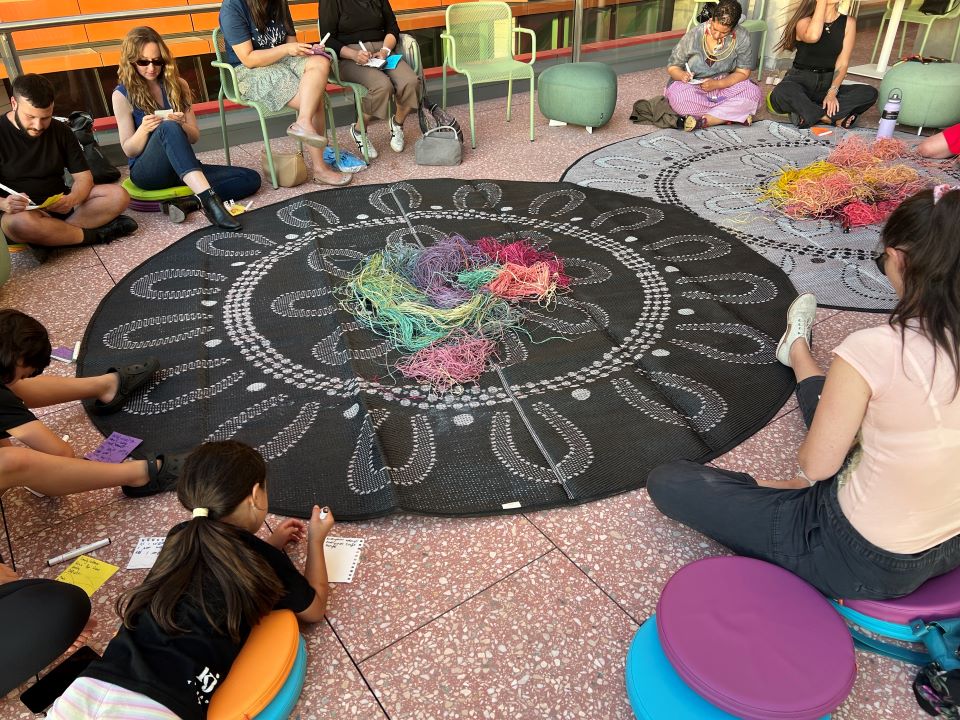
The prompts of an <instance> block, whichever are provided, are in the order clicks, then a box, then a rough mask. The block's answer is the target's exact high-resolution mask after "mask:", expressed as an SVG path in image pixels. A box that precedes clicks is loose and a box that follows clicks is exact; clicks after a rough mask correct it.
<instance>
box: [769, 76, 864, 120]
mask: <svg viewBox="0 0 960 720" xmlns="http://www.w3.org/2000/svg"><path fill="white" fill-rule="evenodd" d="M832 83H833V73H815V72H810V71H809V70H798V69H796V68H791V69H790V70H788V71H787V74H786V76H784V78H783V80H781V81H780V83H779V84H778V85H777V86H776V87H774V88H773V92H772V93H771V95H770V103H771V105H773V109H774V110H776V111H778V112H782V113H796V114H797V115H799V116H800V124H801V127H810V126H811V125H816V124H817V123H818V122H820V118H822V117H823V116H824V114H825V113H826V110H824V108H823V99H824V98H825V97H826V96H827V90H829V89H830V85H831V84H832ZM877 95H878V93H877V89H876V88H875V87H872V86H871V85H841V86H840V88H839V89H838V90H837V102H838V103H839V104H840V107H839V108H838V109H837V112H836V113H834V114H833V115H831V116H830V117H829V119H830V122H836V121H837V120H843V119H845V118H846V117H847V116H849V115H862V114H863V113H865V112H866V111H867V110H869V109H870V108H871V107H872V106H873V104H874V103H875V102H876V101H877Z"/></svg>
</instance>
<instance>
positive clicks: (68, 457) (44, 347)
mask: <svg viewBox="0 0 960 720" xmlns="http://www.w3.org/2000/svg"><path fill="white" fill-rule="evenodd" d="M49 364H50V338H49V336H48V335H47V330H46V328H45V327H43V325H42V324H40V322H38V321H37V320H35V319H34V318H32V317H30V316H29V315H26V314H25V313H22V312H20V311H19V310H11V309H6V310H0V493H2V492H3V491H5V490H7V489H9V488H12V487H28V488H30V489H31V490H35V491H37V492H40V493H42V494H44V495H68V494H70V493H76V492H83V491H85V490H97V489H100V488H107V487H117V486H120V487H122V488H123V492H124V493H125V494H126V495H129V496H130V497H143V496H146V495H153V494H155V493H158V492H163V491H164V490H172V489H173V486H174V485H175V484H176V480H177V473H178V472H179V465H180V463H181V462H182V459H183V456H180V455H174V454H168V455H158V456H156V457H151V458H148V459H147V460H137V461H132V462H123V463H102V462H90V461H88V460H83V459H79V458H75V457H74V453H73V448H71V447H70V445H69V444H67V442H66V440H64V439H62V438H61V437H60V436H59V435H57V434H56V433H55V432H53V430H51V429H50V428H48V427H47V426H46V425H44V424H43V422H41V421H40V420H38V419H37V416H36V415H34V414H33V413H32V412H31V411H30V409H29V408H38V407H46V406H48V405H56V404H58V403H64V402H71V401H75V400H93V401H94V404H93V412H95V413H98V414H102V415H108V414H110V413H114V412H117V411H118V410H120V409H121V408H122V407H123V406H124V404H125V403H126V402H127V400H129V399H130V397H131V396H132V395H133V394H134V392H136V391H137V390H138V389H139V388H141V387H143V385H144V384H145V383H146V382H147V381H148V380H149V379H150V377H151V376H152V375H153V373H154V372H156V370H157V368H158V367H159V363H158V362H157V360H156V358H147V359H146V360H144V361H143V362H140V363H135V364H133V365H127V366H125V367H118V368H111V369H109V370H108V371H107V372H106V373H103V374H102V375H95V376H91V377H73V378H66V377H50V376H44V375H41V373H42V372H43V370H44V368H46V367H47V366H48V365H49ZM10 438H15V439H16V440H18V441H19V442H20V443H22V444H23V445H26V447H14V446H13V444H12V443H11V441H10Z"/></svg>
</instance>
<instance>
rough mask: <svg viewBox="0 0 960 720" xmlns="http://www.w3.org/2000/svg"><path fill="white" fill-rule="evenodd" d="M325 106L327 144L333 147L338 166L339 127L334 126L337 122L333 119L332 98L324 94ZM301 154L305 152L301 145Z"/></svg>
mask: <svg viewBox="0 0 960 720" xmlns="http://www.w3.org/2000/svg"><path fill="white" fill-rule="evenodd" d="M323 104H324V113H325V114H326V116H327V143H328V144H329V145H333V158H334V162H336V163H337V164H339V163H340V142H339V141H338V140H337V126H336V125H335V124H334V123H335V122H336V121H335V120H334V119H333V108H332V107H331V106H330V96H329V95H327V94H324V99H323ZM300 152H303V148H302V145H301V149H300Z"/></svg>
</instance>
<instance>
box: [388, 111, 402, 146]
mask: <svg viewBox="0 0 960 720" xmlns="http://www.w3.org/2000/svg"><path fill="white" fill-rule="evenodd" d="M387 124H388V125H389V126H390V149H391V150H393V151H394V152H403V148H405V147H406V145H407V144H406V142H405V141H404V139H403V125H397V124H396V123H395V122H393V116H392V115H391V116H390V117H389V118H387Z"/></svg>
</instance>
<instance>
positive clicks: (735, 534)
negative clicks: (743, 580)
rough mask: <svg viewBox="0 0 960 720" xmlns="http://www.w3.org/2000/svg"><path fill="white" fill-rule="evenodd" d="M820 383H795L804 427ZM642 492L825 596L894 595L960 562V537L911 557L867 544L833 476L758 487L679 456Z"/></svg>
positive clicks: (657, 470)
mask: <svg viewBox="0 0 960 720" xmlns="http://www.w3.org/2000/svg"><path fill="white" fill-rule="evenodd" d="M822 388H823V377H822V376H818V377H813V378H808V379H807V380H804V381H803V382H801V383H800V384H799V385H797V400H798V402H799V404H800V410H801V412H802V413H803V417H804V421H805V422H806V423H807V426H808V427H809V425H810V423H811V421H812V420H813V415H814V412H815V411H816V404H817V400H818V399H819V395H820V392H821V390H822ZM647 491H648V492H649V493H650V498H651V499H652V500H653V502H654V504H655V505H656V506H657V508H659V509H660V511H661V512H662V513H664V514H665V515H667V516H669V517H671V518H673V519H674V520H677V521H679V522H682V523H684V524H685V525H689V526H690V527H692V528H693V529H695V530H698V531H700V532H702V533H703V534H704V535H707V536H709V537H711V538H713V539H714V540H716V541H717V542H720V543H722V544H723V545H726V546H727V547H728V548H730V549H731V550H732V551H733V552H735V553H737V554H738V555H746V556H748V557H754V558H759V559H761V560H766V561H768V562H772V563H775V564H776V565H780V566H781V567H784V568H786V569H787V570H790V571H791V572H793V573H794V574H796V575H798V576H799V577H801V578H803V579H804V580H806V581H807V582H809V583H810V584H811V585H813V586H814V587H816V588H817V589H818V590H819V591H820V592H822V593H823V594H824V595H827V596H828V597H836V598H847V599H887V598H894V597H901V596H903V595H907V594H909V593H911V592H913V591H914V590H915V589H916V588H917V587H919V586H920V585H921V584H922V583H923V582H924V581H926V580H929V579H930V578H932V577H936V576H937V575H942V574H943V573H946V572H949V571H950V570H953V569H954V568H956V567H958V566H960V536H957V537H954V538H951V539H950V540H947V541H945V542H943V543H941V544H940V545H937V546H936V547H933V548H930V549H929V550H926V551H924V552H921V553H916V554H913V555H901V554H898V553H891V552H888V551H886V550H883V549H882V548H879V547H877V546H876V545H873V544H872V543H870V542H868V541H867V540H866V539H865V538H864V537H863V536H862V535H861V534H860V533H859V532H857V531H856V529H855V528H854V527H853V526H852V525H851V524H850V522H849V521H848V520H847V518H846V517H845V516H844V514H843V511H842V510H841V509H840V504H839V502H838V501H837V483H836V479H835V478H830V479H829V480H823V481H821V482H818V483H814V485H813V487H811V488H805V489H802V490H780V489H777V488H769V487H761V486H759V485H757V483H756V481H755V480H754V479H753V478H752V477H751V476H750V475H747V474H746V473H738V472H732V471H730V470H722V469H719V468H714V467H710V466H705V465H698V464H697V463H692V462H689V461H685V460H681V461H677V462H672V463H667V464H666V465H661V466H660V467H657V468H654V469H653V470H652V471H651V472H650V475H649V476H648V478H647Z"/></svg>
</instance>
